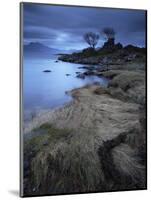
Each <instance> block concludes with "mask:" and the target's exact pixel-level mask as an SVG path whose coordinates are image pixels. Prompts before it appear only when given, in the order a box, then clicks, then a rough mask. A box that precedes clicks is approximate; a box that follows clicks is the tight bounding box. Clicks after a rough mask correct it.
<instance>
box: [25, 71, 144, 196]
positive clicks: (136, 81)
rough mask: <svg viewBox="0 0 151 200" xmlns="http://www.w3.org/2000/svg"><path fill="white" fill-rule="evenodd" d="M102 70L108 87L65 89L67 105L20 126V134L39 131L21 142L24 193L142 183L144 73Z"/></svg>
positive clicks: (103, 188) (130, 186)
mask: <svg viewBox="0 0 151 200" xmlns="http://www.w3.org/2000/svg"><path fill="white" fill-rule="evenodd" d="M102 75H104V76H106V77H110V78H111V81H110V83H109V86H108V88H102V87H101V86H100V85H98V84H96V85H95V84H94V85H88V86H85V87H83V88H79V89H75V90H73V91H71V92H69V94H71V95H72V97H73V101H72V102H71V103H70V104H68V105H66V106H65V107H63V108H60V109H57V110H54V111H51V112H47V113H45V114H42V115H40V116H39V117H37V118H35V119H34V120H33V121H32V122H31V123H29V124H28V125H27V126H26V127H25V129H24V132H25V138H26V135H30V134H33V132H35V135H36V133H37V132H38V133H41V134H40V135H39V136H35V137H34V136H32V137H31V139H30V140H29V139H28V140H26V144H25V154H26V156H25V160H28V163H29V166H30V167H29V168H30V176H29V175H27V176H26V180H28V181H27V182H28V184H27V183H26V184H25V186H26V190H27V192H28V193H31V194H33V195H34V194H35V195H37V194H45V193H47V194H58V193H77V192H88V191H89V192H92V191H111V190H113V191H114V190H120V189H121V190H125V189H143V188H145V187H146V181H145V180H146V174H145V164H146V157H145V155H146V152H145V146H146V143H145V142H146V130H145V120H146V119H145V118H144V116H145V115H144V113H145V111H144V109H142V108H143V107H145V94H144V87H145V75H144V73H143V71H137V72H135V71H123V70H116V71H108V72H104V73H103V74H102ZM31 132H32V133H31ZM33 135H34V134H33ZM29 152H32V153H33V154H32V156H31V157H30V158H29ZM31 177H32V178H31ZM30 188H32V189H30Z"/></svg>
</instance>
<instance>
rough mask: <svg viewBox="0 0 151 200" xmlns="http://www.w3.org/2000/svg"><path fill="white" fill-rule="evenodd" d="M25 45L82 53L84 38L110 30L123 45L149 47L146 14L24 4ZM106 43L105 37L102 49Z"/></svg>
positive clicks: (136, 11)
mask: <svg viewBox="0 0 151 200" xmlns="http://www.w3.org/2000/svg"><path fill="white" fill-rule="evenodd" d="M23 12H24V42H25V43H29V42H31V41H32V42H34V41H36V42H41V43H43V44H45V45H47V46H50V47H53V48H58V49H65V50H68V49H82V48H86V47H87V44H86V43H85V41H84V39H83V34H84V33H86V32H88V31H94V32H101V30H102V29H103V28H104V27H106V26H111V27H113V28H114V29H115V31H116V41H117V42H121V43H122V44H124V45H126V44H130V43H131V44H134V45H138V46H144V45H145V31H146V12H145V11H143V10H125V9H107V8H88V7H73V6H72V7H70V6H52V5H44V4H30V3H24V7H23ZM103 42H104V38H103V35H102V37H101V38H100V42H99V44H98V46H101V45H102V44H103Z"/></svg>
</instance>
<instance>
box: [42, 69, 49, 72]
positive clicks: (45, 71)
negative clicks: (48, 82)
mask: <svg viewBox="0 0 151 200" xmlns="http://www.w3.org/2000/svg"><path fill="white" fill-rule="evenodd" d="M43 72H46V73H49V72H51V70H48V69H47V70H44V71H43Z"/></svg>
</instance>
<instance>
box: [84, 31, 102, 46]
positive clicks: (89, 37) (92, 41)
mask: <svg viewBox="0 0 151 200" xmlns="http://www.w3.org/2000/svg"><path fill="white" fill-rule="evenodd" d="M84 40H85V41H86V42H87V43H88V44H89V45H90V47H92V48H95V46H96V45H97V43H98V40H99V35H98V34H96V33H93V32H88V33H85V34H84Z"/></svg>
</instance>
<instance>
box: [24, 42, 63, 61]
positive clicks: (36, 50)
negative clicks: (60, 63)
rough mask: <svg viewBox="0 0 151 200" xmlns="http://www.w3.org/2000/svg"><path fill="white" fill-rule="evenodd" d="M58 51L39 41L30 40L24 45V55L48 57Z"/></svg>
mask: <svg viewBox="0 0 151 200" xmlns="http://www.w3.org/2000/svg"><path fill="white" fill-rule="evenodd" d="M59 52H60V51H59V50H58V49H54V48H50V47H48V46H46V45H44V44H42V43H39V42H31V43H29V44H27V45H24V55H25V56H29V57H39V58H41V57H49V56H51V55H52V54H57V53H59Z"/></svg>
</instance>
